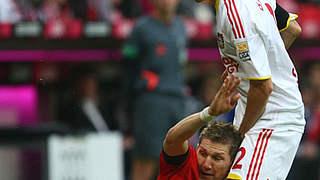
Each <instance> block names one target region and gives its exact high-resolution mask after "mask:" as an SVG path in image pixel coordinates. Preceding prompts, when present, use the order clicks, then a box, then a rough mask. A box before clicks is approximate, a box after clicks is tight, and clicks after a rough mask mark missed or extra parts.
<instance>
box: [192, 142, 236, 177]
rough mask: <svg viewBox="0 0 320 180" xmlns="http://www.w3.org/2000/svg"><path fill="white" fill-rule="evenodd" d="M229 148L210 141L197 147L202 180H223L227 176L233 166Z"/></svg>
mask: <svg viewBox="0 0 320 180" xmlns="http://www.w3.org/2000/svg"><path fill="white" fill-rule="evenodd" d="M229 147H230V145H226V144H220V143H213V142H212V141H211V140H209V139H203V140H202V141H201V143H200V144H199V145H198V147H197V157H198V165H199V179H200V180H223V179H224V178H225V177H226V176H227V173H228V172H229V168H230V167H231V164H232V161H231V157H230V155H229Z"/></svg>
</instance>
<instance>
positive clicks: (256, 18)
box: [229, 3, 275, 80]
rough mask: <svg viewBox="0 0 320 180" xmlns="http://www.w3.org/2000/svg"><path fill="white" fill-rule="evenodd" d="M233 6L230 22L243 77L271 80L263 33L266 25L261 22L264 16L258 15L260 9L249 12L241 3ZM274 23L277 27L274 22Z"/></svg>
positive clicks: (230, 10)
mask: <svg viewBox="0 0 320 180" xmlns="http://www.w3.org/2000/svg"><path fill="white" fill-rule="evenodd" d="M231 6H233V9H229V13H230V18H229V21H230V24H231V26H232V34H233V40H232V43H233V46H234V47H235V49H236V56H237V61H238V62H239V63H240V67H241V68H242V72H243V75H242V77H243V78H245V79H248V80H263V79H270V78H271V70H270V66H269V61H268V55H267V47H266V42H265V41H266V39H265V37H264V34H265V33H263V31H264V27H265V26H266V25H265V24H264V23H265V22H262V21H261V20H260V19H262V18H264V17H263V14H262V13H261V15H260V14H258V13H260V12H259V11H260V10H259V9H258V7H257V10H256V11H253V12H248V11H247V10H246V8H247V7H243V6H244V5H242V4H240V3H238V4H235V3H233V4H231ZM232 14H234V15H232ZM270 18H272V17H270ZM269 22H271V21H269ZM272 23H273V25H275V22H274V20H272ZM263 26H264V27H263Z"/></svg>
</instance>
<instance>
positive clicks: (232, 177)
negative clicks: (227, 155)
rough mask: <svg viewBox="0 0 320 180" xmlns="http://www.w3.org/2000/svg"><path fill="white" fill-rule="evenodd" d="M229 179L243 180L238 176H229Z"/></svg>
mask: <svg viewBox="0 0 320 180" xmlns="http://www.w3.org/2000/svg"><path fill="white" fill-rule="evenodd" d="M227 179H228V180H242V179H241V177H240V176H238V175H236V174H228V177H227Z"/></svg>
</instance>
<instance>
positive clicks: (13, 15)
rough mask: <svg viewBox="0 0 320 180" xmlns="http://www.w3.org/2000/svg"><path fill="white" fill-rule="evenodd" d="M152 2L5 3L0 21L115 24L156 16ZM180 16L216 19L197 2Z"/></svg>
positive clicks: (294, 5)
mask: <svg viewBox="0 0 320 180" xmlns="http://www.w3.org/2000/svg"><path fill="white" fill-rule="evenodd" d="M278 3H279V4H281V5H282V6H283V7H284V8H285V9H287V10H289V11H292V12H297V11H298V10H299V8H300V4H302V3H315V4H319V1H317V0H299V1H298V0H279V1H278ZM152 9H153V7H152V4H151V3H150V2H149V1H148V0H1V1H0V21H2V22H10V23H16V22H19V21H40V22H48V21H50V20H53V19H57V18H62V19H68V18H76V19H77V18H79V19H82V20H84V21H112V20H114V19H116V18H117V17H118V16H123V17H125V18H136V17H138V16H141V15H142V14H146V13H151V12H152ZM178 14H181V15H186V16H189V17H197V18H199V19H207V18H210V17H212V15H211V14H212V11H211V10H208V9H207V8H205V6H200V5H197V4H196V3H195V2H194V1H193V0H184V1H180V4H179V7H178Z"/></svg>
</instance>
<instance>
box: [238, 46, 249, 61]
mask: <svg viewBox="0 0 320 180" xmlns="http://www.w3.org/2000/svg"><path fill="white" fill-rule="evenodd" d="M236 48H237V55H238V57H239V59H240V60H241V61H244V62H245V61H249V60H251V58H250V53H249V48H248V42H247V41H245V42H241V43H238V44H236Z"/></svg>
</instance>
